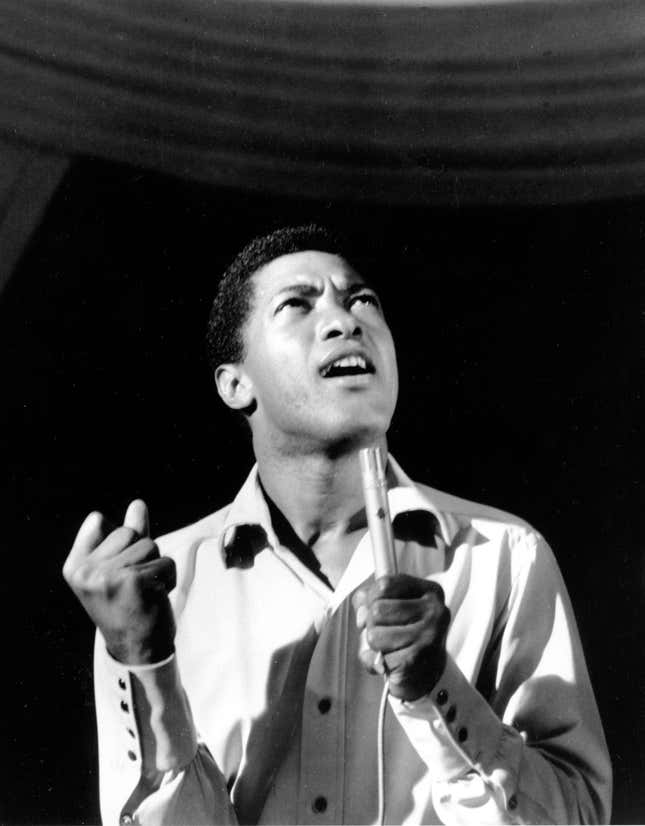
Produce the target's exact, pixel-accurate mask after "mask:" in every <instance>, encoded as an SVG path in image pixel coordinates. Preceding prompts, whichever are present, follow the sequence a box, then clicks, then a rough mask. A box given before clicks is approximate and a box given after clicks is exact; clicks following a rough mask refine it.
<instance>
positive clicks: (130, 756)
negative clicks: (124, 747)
mask: <svg viewBox="0 0 645 826" xmlns="http://www.w3.org/2000/svg"><path fill="white" fill-rule="evenodd" d="M128 757H129V758H130V760H136V759H137V755H136V754H135V753H134V752H133V751H129V752H128Z"/></svg>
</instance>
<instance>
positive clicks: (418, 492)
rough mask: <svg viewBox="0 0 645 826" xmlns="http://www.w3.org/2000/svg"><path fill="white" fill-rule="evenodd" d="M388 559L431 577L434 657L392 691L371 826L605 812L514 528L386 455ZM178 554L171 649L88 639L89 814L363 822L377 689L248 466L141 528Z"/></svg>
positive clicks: (352, 580) (549, 607)
mask: <svg viewBox="0 0 645 826" xmlns="http://www.w3.org/2000/svg"><path fill="white" fill-rule="evenodd" d="M390 467H391V469H392V470H393V472H394V475H395V477H396V486H394V487H393V488H391V489H390V491H389V493H388V496H389V502H390V511H391V513H392V516H393V520H394V526H395V536H396V550H397V558H398V564H399V569H400V571H402V572H405V573H408V574H410V575H413V576H418V577H424V578H432V579H433V580H435V581H436V582H439V583H440V584H441V586H442V587H443V590H444V592H445V596H446V604H447V606H448V607H449V609H450V612H451V618H452V619H451V623H450V628H449V632H448V638H447V649H448V661H447V665H446V668H445V671H444V673H443V674H442V676H441V677H440V679H439V681H438V682H437V684H436V686H435V687H434V689H433V690H432V692H431V693H430V694H428V695H427V696H425V697H423V698H421V699H420V700H417V701H415V702H411V703H405V702H401V701H398V700H396V699H394V698H392V697H390V698H389V708H388V709H387V714H386V719H385V732H384V737H385V741H384V742H385V772H384V781H385V805H386V814H385V817H386V822H390V823H398V824H420V823H446V824H453V823H454V824H462V823H463V824H486V823H573V822H608V820H609V813H610V799H611V768H610V764H609V759H608V756H607V748H606V744H605V740H604V736H603V732H602V727H601V724H600V720H599V717H598V711H597V708H596V703H595V700H594V696H593V692H592V689H591V686H590V684H589V678H588V674H587V669H586V666H585V662H584V657H583V654H582V649H581V645H580V640H579V637H578V633H577V630H576V626H575V620H574V617H573V614H572V610H571V606H570V603H569V599H568V596H567V593H566V589H565V586H564V583H563V581H562V578H561V576H560V573H559V571H558V568H557V565H556V562H555V560H554V558H553V555H552V553H551V551H550V549H549V547H548V546H547V544H546V543H545V542H544V540H543V539H542V537H541V536H540V535H539V534H538V533H536V532H535V531H533V530H532V529H531V528H530V526H528V525H526V523H524V522H522V521H520V520H518V519H516V518H514V517H511V516H509V515H508V514H504V513H502V512H500V511H497V510H493V509H491V508H487V507H484V506H481V505H476V504H473V503H470V502H466V501H464V500H461V499H457V498H456V497H453V496H449V495H447V494H444V493H440V492H439V491H436V490H433V489H431V488H428V487H425V486H422V485H417V484H414V483H412V482H411V481H410V480H409V479H408V478H407V477H406V476H405V474H404V473H403V471H402V470H401V469H400V468H399V466H398V465H397V464H396V462H394V460H393V459H392V458H391V457H390ZM158 545H159V548H160V550H161V552H162V553H163V554H167V555H169V556H171V557H172V558H173V559H174V560H175V561H176V564H177V586H176V588H175V590H174V591H173V592H172V595H171V599H172V602H173V608H174V611H175V617H176V622H177V636H176V641H175V645H176V654H175V655H173V656H172V657H170V658H169V659H168V660H166V661H165V662H164V663H161V664H157V665H154V666H144V667H128V666H126V665H122V664H120V663H117V662H116V661H114V660H113V659H112V658H111V657H110V656H109V655H108V654H107V651H106V649H105V645H104V642H103V640H102V639H101V638H100V636H98V637H97V645H96V650H95V687H96V708H97V716H98V729H99V756H100V789H101V812H102V817H103V821H104V823H105V824H114V823H118V822H119V820H121V822H122V823H131V822H137V823H141V824H146V825H148V824H149V825H150V826H152V824H173V826H177V824H216V823H217V824H222V823H236V822H240V823H262V824H264V823H282V824H288V823H298V824H305V823H312V824H321V826H322V825H323V824H340V823H356V824H358V823H373V822H375V819H376V817H377V799H378V773H377V747H376V746H377V740H376V738H377V710H378V704H379V700H380V696H381V691H382V687H383V683H382V680H381V679H380V678H379V677H377V676H374V675H371V674H369V673H367V672H366V671H365V670H364V668H363V667H362V666H361V664H360V662H359V660H358V657H357V651H358V647H359V638H358V632H357V630H356V622H355V612H354V610H353V608H352V604H351V594H352V593H353V592H354V591H355V590H356V589H357V588H358V587H359V586H360V585H361V584H362V583H364V582H365V580H366V579H368V578H369V577H370V576H372V575H373V570H374V569H373V562H372V554H371V548H370V541H369V535H368V534H366V535H365V536H364V537H363V538H362V539H361V541H360V543H359V544H358V546H357V548H356V550H355V552H354V554H353V556H352V558H351V560H350V562H349V564H348V566H347V569H346V570H345V572H344V574H343V576H342V578H341V580H340V582H339V583H338V585H337V587H336V589H335V590H331V589H330V588H328V587H327V586H326V585H325V584H324V583H323V582H322V581H321V580H320V579H319V578H318V577H316V576H315V574H313V573H312V572H311V571H310V570H309V569H308V568H307V567H306V566H305V565H304V564H303V563H302V562H301V561H300V560H299V559H298V558H297V557H296V556H295V555H294V554H293V553H291V552H290V551H289V550H287V549H286V548H284V547H282V546H280V544H279V542H278V540H277V539H276V536H275V533H274V531H273V529H272V526H271V520H270V517H269V513H268V509H267V505H266V502H265V500H264V497H263V495H262V491H261V487H260V485H259V483H258V478H257V468H254V469H253V471H252V472H251V474H250V476H249V478H248V479H247V481H246V483H245V484H244V486H243V487H242V488H241V490H240V492H239V494H238V495H237V497H236V498H235V500H234V501H233V503H232V504H231V505H229V506H227V507H225V508H223V509H222V510H220V511H218V512H217V513H215V514H213V515H211V516H209V517H207V518H205V519H203V520H201V521H200V522H197V523H196V524H194V525H191V526H189V527H187V528H184V529H182V530H179V531H177V532H175V533H172V534H170V535H168V536H166V537H163V538H161V539H159V540H158Z"/></svg>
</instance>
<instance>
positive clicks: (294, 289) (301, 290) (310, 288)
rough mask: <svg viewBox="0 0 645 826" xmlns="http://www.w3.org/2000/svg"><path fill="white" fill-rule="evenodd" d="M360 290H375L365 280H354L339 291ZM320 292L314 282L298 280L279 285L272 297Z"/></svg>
mask: <svg viewBox="0 0 645 826" xmlns="http://www.w3.org/2000/svg"><path fill="white" fill-rule="evenodd" d="M362 290H370V292H376V291H375V290H374V288H373V287H371V286H370V285H369V284H367V283H366V282H365V281H354V282H352V283H351V284H350V285H349V286H348V287H346V288H345V289H343V290H340V291H339V292H341V293H345V295H354V293H358V292H361V291H362ZM319 292H320V290H319V289H318V287H317V286H316V285H314V284H308V283H302V282H300V281H298V282H296V283H295V284H287V285H286V286H285V287H281V288H280V289H279V290H278V291H277V293H275V295H274V298H277V297H278V296H280V295H284V293H297V294H298V295H302V296H312V295H317V294H318V293H319Z"/></svg>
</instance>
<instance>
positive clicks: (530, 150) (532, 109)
mask: <svg viewBox="0 0 645 826" xmlns="http://www.w3.org/2000/svg"><path fill="white" fill-rule="evenodd" d="M644 47H645V3H643V2H642V0H529V1H528V2H519V0H514V2H509V1H508V0H506V2H497V3H488V2H469V3H465V2H459V3H456V2H452V3H451V2H444V3H436V2H435V3H430V2H425V3H423V2H418V3H410V2H408V3H400V2H398V3H397V2H390V3H374V2H373V3H368V2H355V3H345V2H336V3H316V2H304V0H300V2H271V1H270V0H258V1H256V2H252V0H241V1H238V0H234V1H233V2H231V0H224V1H223V2H222V1H221V0H154V2H153V0H110V2H107V0H57V2H51V0H0V137H1V138H3V139H4V140H6V141H10V142H13V143H16V142H17V143H20V144H23V145H28V146H32V147H40V148H42V149H44V150H47V151H51V152H55V153H59V154H61V155H74V154H89V155H95V156H100V157H103V158H109V159H114V160H117V161H125V162H128V163H132V164H136V165H140V166H143V167H149V168H154V169H158V170H162V171H165V172H169V173H173V174H176V175H180V176H184V177H188V178H192V179H198V180H201V181H207V182H210V183H213V184H217V185H224V186H234V187H243V188H249V189H257V190H262V191H264V192H280V193H282V194H294V195H307V194H310V195H311V196H313V197H317V198H339V197H343V198H354V199H363V200H366V201H373V202H379V201H381V202H382V201H384V202H387V203H391V204H399V203H413V204H446V203H454V202H460V203H462V202H463V203H496V202H504V203H509V202H517V203H550V202H554V201H560V202H561V201H567V200H585V199H596V198H606V197H616V196H623V195H633V194H637V193H639V192H641V190H642V187H643V183H644V182H645V48H644Z"/></svg>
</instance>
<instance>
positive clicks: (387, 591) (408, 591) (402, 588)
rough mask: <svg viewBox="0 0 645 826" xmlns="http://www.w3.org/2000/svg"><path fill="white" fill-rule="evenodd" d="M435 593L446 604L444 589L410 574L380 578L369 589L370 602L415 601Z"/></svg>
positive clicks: (432, 581)
mask: <svg viewBox="0 0 645 826" xmlns="http://www.w3.org/2000/svg"><path fill="white" fill-rule="evenodd" d="M428 593H434V594H436V596H437V597H438V598H439V599H440V600H441V602H445V596H444V593H443V588H442V587H441V585H439V583H438V582H435V581H434V580H432V579H420V578H419V577H415V576H409V575H408V574H395V575H393V576H382V577H379V578H378V579H377V580H376V581H375V582H374V584H373V585H372V586H371V588H370V589H369V600H370V601H372V600H374V599H415V598H419V597H422V596H424V595H425V594H428Z"/></svg>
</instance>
